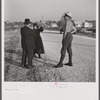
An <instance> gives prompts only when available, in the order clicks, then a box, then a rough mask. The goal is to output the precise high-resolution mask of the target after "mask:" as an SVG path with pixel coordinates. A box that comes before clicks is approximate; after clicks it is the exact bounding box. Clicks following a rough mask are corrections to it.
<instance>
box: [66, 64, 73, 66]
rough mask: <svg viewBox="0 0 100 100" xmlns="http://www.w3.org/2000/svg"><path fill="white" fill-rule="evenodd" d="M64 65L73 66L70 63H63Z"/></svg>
mask: <svg viewBox="0 0 100 100" xmlns="http://www.w3.org/2000/svg"><path fill="white" fill-rule="evenodd" d="M64 65H68V66H73V64H72V63H65V64H64Z"/></svg>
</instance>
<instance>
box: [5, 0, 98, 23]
mask: <svg viewBox="0 0 100 100" xmlns="http://www.w3.org/2000/svg"><path fill="white" fill-rule="evenodd" d="M4 8H5V10H4V11H5V20H8V21H24V19H25V18H30V19H31V21H39V20H41V19H42V16H43V20H56V21H57V20H59V19H60V17H61V15H62V14H63V12H66V11H69V12H70V13H72V16H73V19H75V20H95V19H96V0H5V7H4Z"/></svg>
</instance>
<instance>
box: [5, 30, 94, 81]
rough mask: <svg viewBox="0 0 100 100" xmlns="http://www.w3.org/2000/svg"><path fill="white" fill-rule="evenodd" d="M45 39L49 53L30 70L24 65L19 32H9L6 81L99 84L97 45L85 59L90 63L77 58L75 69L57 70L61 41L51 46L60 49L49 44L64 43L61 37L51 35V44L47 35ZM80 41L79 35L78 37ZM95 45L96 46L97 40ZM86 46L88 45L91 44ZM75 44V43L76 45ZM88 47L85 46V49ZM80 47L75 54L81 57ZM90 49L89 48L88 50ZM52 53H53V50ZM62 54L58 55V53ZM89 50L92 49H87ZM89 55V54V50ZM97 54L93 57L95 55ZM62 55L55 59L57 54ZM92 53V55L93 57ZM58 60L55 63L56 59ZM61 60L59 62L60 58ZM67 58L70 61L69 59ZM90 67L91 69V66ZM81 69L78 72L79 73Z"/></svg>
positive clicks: (64, 68)
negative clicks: (96, 62)
mask: <svg viewBox="0 0 100 100" xmlns="http://www.w3.org/2000/svg"><path fill="white" fill-rule="evenodd" d="M44 34H45V35H43V36H42V38H43V42H44V45H45V48H46V49H45V50H46V53H45V54H44V55H42V58H41V59H38V58H33V65H34V66H35V67H33V68H30V69H27V68H22V67H21V66H20V63H21V55H22V49H21V44H20V41H21V37H20V31H19V30H13V31H12V30H9V31H5V66H4V71H5V72H4V73H5V74H4V80H5V81H10V82H13V81H18V82H19V81H20V82H94V81H95V46H91V48H92V49H91V48H90V47H89V50H90V52H88V54H89V56H90V57H88V56H87V54H86V55H85V56H84V57H86V58H87V59H89V61H87V60H85V58H84V57H82V58H83V59H82V63H81V60H80V58H78V57H79V56H80V54H79V56H78V57H76V58H77V60H75V59H76V58H73V59H74V60H75V61H76V63H77V64H76V65H75V66H74V67H73V68H69V67H63V68H53V66H54V65H55V64H57V62H58V60H59V57H60V54H59V48H61V42H57V43H55V44H54V43H53V44H50V45H52V46H53V45H57V44H58V47H55V46H54V48H53V47H50V45H48V43H52V41H53V40H55V38H53V37H58V40H61V34H54V35H53V36H52V35H51V34H50V33H48V37H49V38H50V36H52V37H51V39H52V40H51V41H47V37H46V34H47V32H44ZM75 38H77V36H75ZM91 40H92V39H89V41H90V42H87V43H92V42H91ZM92 41H93V45H95V42H94V41H95V40H92ZM87 43H86V44H87ZM73 45H75V43H73ZM79 46H80V45H79ZM83 47H84V46H83ZM77 49H78V48H77V47H76V48H74V52H76V53H75V54H77ZM85 49H86V50H87V48H86V47H85ZM50 50H51V51H50ZM56 51H58V52H56ZM87 51H88V50H87ZM85 52H86V51H85ZM92 52H93V55H91V54H92ZM56 53H57V54H58V55H57V56H55V54H56ZM90 53H91V54H90ZM53 58H54V60H53ZM56 58H58V59H56ZM66 59H67V58H66ZM89 65H90V66H89ZM77 68H78V70H77Z"/></svg>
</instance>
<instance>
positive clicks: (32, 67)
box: [26, 66, 34, 68]
mask: <svg viewBox="0 0 100 100" xmlns="http://www.w3.org/2000/svg"><path fill="white" fill-rule="evenodd" d="M33 67H34V66H26V68H33Z"/></svg>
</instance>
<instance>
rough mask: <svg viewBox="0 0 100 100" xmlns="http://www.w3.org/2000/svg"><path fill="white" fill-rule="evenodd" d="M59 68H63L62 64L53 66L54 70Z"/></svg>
mask: <svg viewBox="0 0 100 100" xmlns="http://www.w3.org/2000/svg"><path fill="white" fill-rule="evenodd" d="M59 67H63V64H61V63H58V64H57V65H56V66H54V68H59Z"/></svg>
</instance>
